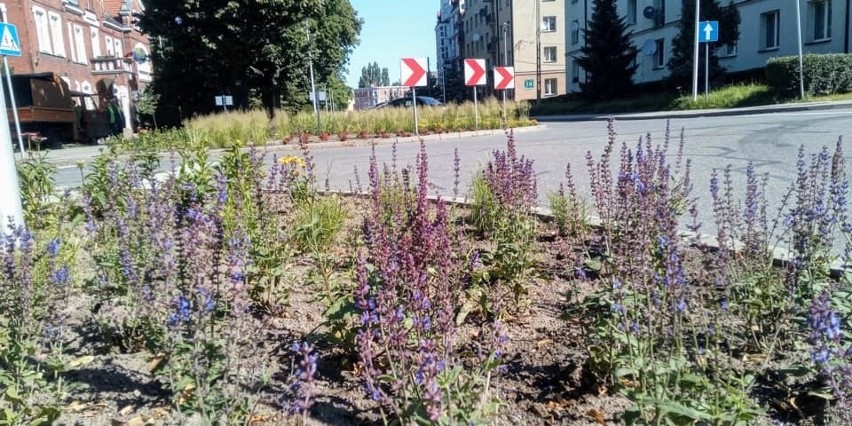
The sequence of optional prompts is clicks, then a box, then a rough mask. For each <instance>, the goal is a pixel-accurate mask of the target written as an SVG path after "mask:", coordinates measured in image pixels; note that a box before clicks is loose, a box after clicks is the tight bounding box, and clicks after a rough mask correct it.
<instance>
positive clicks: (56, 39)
mask: <svg viewBox="0 0 852 426" xmlns="http://www.w3.org/2000/svg"><path fill="white" fill-rule="evenodd" d="M47 20H48V21H49V22H50V37H51V41H53V54H54V55H56V56H65V40H64V38H63V37H62V18H61V17H60V16H59V14H58V13H56V12H47Z"/></svg>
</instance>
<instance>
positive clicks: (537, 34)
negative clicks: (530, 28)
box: [533, 0, 541, 103]
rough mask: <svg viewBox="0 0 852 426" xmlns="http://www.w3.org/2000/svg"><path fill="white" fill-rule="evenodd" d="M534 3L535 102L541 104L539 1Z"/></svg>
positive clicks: (536, 0)
mask: <svg viewBox="0 0 852 426" xmlns="http://www.w3.org/2000/svg"><path fill="white" fill-rule="evenodd" d="M533 1H535V79H536V82H535V101H536V103H539V102H541V8H540V7H539V3H541V0H533Z"/></svg>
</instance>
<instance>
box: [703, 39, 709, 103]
mask: <svg viewBox="0 0 852 426" xmlns="http://www.w3.org/2000/svg"><path fill="white" fill-rule="evenodd" d="M709 93H710V43H704V100H705V101H706V100H707V96H708V95H709Z"/></svg>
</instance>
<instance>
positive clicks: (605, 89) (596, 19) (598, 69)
mask: <svg viewBox="0 0 852 426" xmlns="http://www.w3.org/2000/svg"><path fill="white" fill-rule="evenodd" d="M584 37H585V41H586V44H585V46H583V48H582V49H581V51H582V52H583V57H582V58H580V59H578V60H577V62H578V64H579V65H580V67H582V68H583V69H584V70H585V71H586V81H585V82H581V83H580V88H581V90H582V91H583V95H584V96H585V97H586V98H587V99H589V100H592V101H601V100H608V99H614V98H616V97H619V96H624V95H626V94H628V93H630V92H631V91H632V89H633V74H634V73H635V72H636V67H637V65H636V63H635V62H636V61H635V59H636V48H635V47H633V44H632V43H631V42H630V32H629V31H627V23H626V22H625V21H624V18H623V17H621V16H619V15H618V11H617V9H616V0H594V5H593V9H592V19H591V21H590V22H589V28H588V29H587V30H585V31H584Z"/></svg>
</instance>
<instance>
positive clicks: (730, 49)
mask: <svg viewBox="0 0 852 426" xmlns="http://www.w3.org/2000/svg"><path fill="white" fill-rule="evenodd" d="M725 56H737V44H736V43H731V44H726V45H725Z"/></svg>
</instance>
